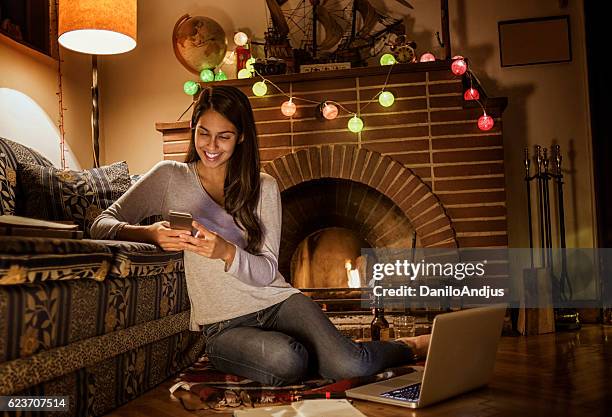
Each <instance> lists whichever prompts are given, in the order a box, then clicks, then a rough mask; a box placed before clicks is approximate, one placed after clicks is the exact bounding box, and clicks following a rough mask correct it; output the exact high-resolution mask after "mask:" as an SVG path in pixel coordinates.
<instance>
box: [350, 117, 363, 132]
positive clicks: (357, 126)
mask: <svg viewBox="0 0 612 417" xmlns="http://www.w3.org/2000/svg"><path fill="white" fill-rule="evenodd" d="M348 129H349V130H350V131H351V132H353V133H358V132H361V131H362V130H363V120H361V119H360V118H359V117H357V115H355V116H353V117H351V118H350V120H349V122H348Z"/></svg>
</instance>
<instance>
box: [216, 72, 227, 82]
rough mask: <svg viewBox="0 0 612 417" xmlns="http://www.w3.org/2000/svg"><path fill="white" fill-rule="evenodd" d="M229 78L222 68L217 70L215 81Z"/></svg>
mask: <svg viewBox="0 0 612 417" xmlns="http://www.w3.org/2000/svg"><path fill="white" fill-rule="evenodd" d="M225 80H227V75H225V73H224V72H223V71H221V70H219V71H217V73H216V74H215V81H225Z"/></svg>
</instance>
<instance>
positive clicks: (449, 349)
mask: <svg viewBox="0 0 612 417" xmlns="http://www.w3.org/2000/svg"><path fill="white" fill-rule="evenodd" d="M505 313H506V305H505V304H496V305H492V306H487V307H479V308H472V309H467V310H461V311H457V312H452V313H444V314H439V315H437V316H436V318H435V319H434V322H433V329H432V332H431V339H430V342H429V348H428V351H427V360H426V362H425V367H417V366H415V367H414V369H415V372H411V373H409V374H406V375H402V376H398V377H395V378H390V379H387V380H385V381H380V382H375V383H372V384H368V385H363V386H361V387H357V388H353V389H349V390H347V391H346V396H347V397H351V398H357V399H360V400H368V401H374V402H379V403H385V404H393V405H399V406H401V407H409V408H421V407H424V406H427V405H430V404H433V403H436V402H438V401H442V400H445V399H447V398H450V397H453V396H455V395H458V394H462V393H464V392H467V391H470V390H472V389H475V388H478V387H480V386H483V385H485V384H487V383H488V382H489V379H490V378H491V375H492V374H493V367H494V366H495V355H496V353H497V344H498V342H499V338H500V336H501V330H502V324H503V321H504V316H505Z"/></svg>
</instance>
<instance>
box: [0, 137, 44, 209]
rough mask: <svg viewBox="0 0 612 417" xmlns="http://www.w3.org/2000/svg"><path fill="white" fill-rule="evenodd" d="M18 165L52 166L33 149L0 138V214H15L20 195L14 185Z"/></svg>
mask: <svg viewBox="0 0 612 417" xmlns="http://www.w3.org/2000/svg"><path fill="white" fill-rule="evenodd" d="M19 163H23V164H36V165H43V166H53V164H52V163H51V161H49V160H48V159H47V158H45V157H44V156H42V155H41V154H40V153H38V152H36V151H35V150H34V149H31V148H28V147H27V146H24V145H22V144H20V143H17V142H13V141H12V140H8V139H5V138H2V137H0V201H1V202H0V214H15V205H16V202H17V201H18V200H19V194H20V193H19V190H18V189H17V184H16V171H17V166H18V164H19Z"/></svg>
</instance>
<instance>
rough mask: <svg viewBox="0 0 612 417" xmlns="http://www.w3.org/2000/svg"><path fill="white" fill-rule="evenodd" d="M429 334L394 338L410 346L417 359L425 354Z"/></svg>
mask: <svg viewBox="0 0 612 417" xmlns="http://www.w3.org/2000/svg"><path fill="white" fill-rule="evenodd" d="M430 338H431V335H428V334H423V335H420V336H416V337H400V338H399V339H395V340H397V341H398V342H402V343H405V344H407V345H408V346H410V347H411V348H412V351H413V352H414V354H415V356H416V357H417V358H418V359H422V358H424V357H425V356H427V348H429V339H430Z"/></svg>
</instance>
